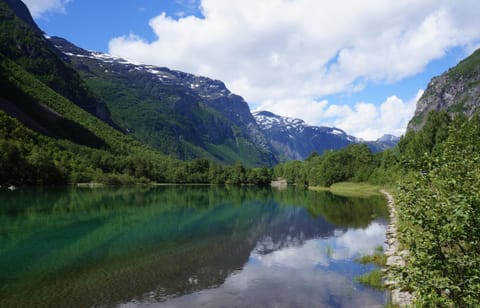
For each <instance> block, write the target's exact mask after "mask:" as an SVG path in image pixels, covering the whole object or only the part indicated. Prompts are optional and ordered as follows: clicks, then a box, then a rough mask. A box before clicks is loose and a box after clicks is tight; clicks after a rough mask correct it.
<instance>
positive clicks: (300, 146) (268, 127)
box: [253, 111, 399, 161]
mask: <svg viewBox="0 0 480 308" xmlns="http://www.w3.org/2000/svg"><path fill="white" fill-rule="evenodd" d="M253 115H254V117H255V119H256V121H257V123H258V126H259V127H260V128H261V130H262V131H263V133H264V134H265V136H266V137H267V139H268V140H269V141H270V142H271V144H272V146H273V147H274V148H275V151H276V152H277V153H278V154H279V155H280V158H281V160H282V161H288V160H304V159H306V158H307V157H308V156H309V155H310V154H311V153H312V152H317V153H318V154H322V153H323V152H324V151H327V150H337V149H341V148H344V147H346V146H347V145H349V144H353V143H365V144H367V145H368V147H369V148H370V149H371V150H372V151H374V152H379V151H383V150H386V149H388V148H391V147H394V146H395V145H396V144H397V142H398V141H399V138H398V137H395V136H392V135H385V136H383V137H381V138H379V139H378V140H376V141H364V140H362V139H360V138H356V137H354V136H350V135H348V134H346V133H345V132H344V131H343V130H341V129H338V128H335V127H325V126H312V125H308V124H306V123H305V122H304V121H303V120H301V119H292V118H288V117H283V116H279V115H276V114H274V113H272V112H269V111H259V112H255V113H253Z"/></svg>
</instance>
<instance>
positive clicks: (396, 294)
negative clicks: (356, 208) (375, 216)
mask: <svg viewBox="0 0 480 308" xmlns="http://www.w3.org/2000/svg"><path fill="white" fill-rule="evenodd" d="M381 193H382V194H384V195H385V197H386V198H387V202H388V203H387V206H388V209H389V211H390V223H389V224H388V227H387V234H386V237H387V239H386V240H385V243H386V244H387V250H386V251H385V255H386V256H387V263H386V269H385V272H386V275H387V279H386V280H385V281H384V283H385V285H386V286H387V287H388V288H389V289H390V291H391V299H392V304H394V305H398V306H399V307H408V306H411V304H412V300H413V294H411V293H410V292H407V291H402V289H401V287H400V286H399V284H398V281H396V280H395V278H394V277H393V275H391V269H392V268H394V267H404V266H405V259H404V258H405V257H406V256H408V254H409V252H408V250H405V249H404V250H400V243H399V241H398V237H397V210H396V209H395V202H394V200H393V196H392V195H391V194H390V193H388V192H387V191H385V190H383V189H382V190H381Z"/></svg>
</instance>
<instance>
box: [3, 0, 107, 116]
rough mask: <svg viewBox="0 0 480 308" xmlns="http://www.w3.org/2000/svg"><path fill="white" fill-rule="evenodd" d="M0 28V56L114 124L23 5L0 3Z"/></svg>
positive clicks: (13, 1) (10, 0)
mask: <svg viewBox="0 0 480 308" xmlns="http://www.w3.org/2000/svg"><path fill="white" fill-rule="evenodd" d="M0 24H1V27H0V53H1V54H2V55H3V56H5V57H7V58H9V59H10V60H12V61H14V62H15V63H16V64H17V65H19V66H20V67H22V68H23V69H24V70H26V71H27V72H28V73H30V74H32V75H34V76H35V77H36V78H38V79H39V80H40V81H41V82H43V83H44V84H46V85H47V86H49V87H50V88H52V89H53V90H54V91H55V92H57V93H59V94H61V95H62V96H64V97H65V98H67V99H69V100H70V101H71V102H73V103H75V104H76V105H78V106H79V107H81V108H82V109H84V110H86V111H88V112H89V113H91V114H93V115H95V116H96V117H98V118H100V119H102V120H103V121H105V122H107V123H109V124H111V125H112V124H113V123H112V122H111V120H110V114H109V111H108V109H107V108H106V106H105V104H104V103H103V102H102V101H101V100H99V99H98V97H95V95H93V93H92V92H91V91H90V90H89V88H88V87H87V86H86V84H85V83H84V82H83V80H82V79H81V78H80V76H79V75H78V73H77V72H76V71H75V70H74V69H72V68H71V67H70V66H69V65H68V64H67V63H65V62H64V61H63V60H62V59H61V57H60V55H61V53H60V52H59V51H58V50H57V49H56V48H55V47H54V46H53V45H52V44H51V43H50V42H49V41H48V40H47V39H45V37H44V36H43V32H42V31H41V30H40V29H39V28H38V26H37V25H36V24H35V22H34V21H33V19H32V17H31V15H30V12H29V11H28V9H27V7H26V6H25V4H23V2H22V1H19V0H4V1H0ZM8 94H10V93H8ZM44 124H46V125H47V124H48V123H44Z"/></svg>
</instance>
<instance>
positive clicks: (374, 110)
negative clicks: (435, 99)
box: [321, 90, 423, 140]
mask: <svg viewBox="0 0 480 308" xmlns="http://www.w3.org/2000/svg"><path fill="white" fill-rule="evenodd" d="M422 94H423V91H422V90H419V91H418V93H417V95H416V97H414V98H412V99H410V100H408V101H404V100H402V99H400V98H398V97H397V96H390V97H388V98H387V99H386V100H385V101H384V102H383V103H382V104H381V105H379V106H376V105H374V104H372V103H357V104H355V106H354V107H353V108H352V107H350V106H347V105H331V106H329V107H328V108H326V110H324V112H323V113H322V118H321V120H322V121H323V122H324V123H325V122H326V123H328V124H329V125H331V126H336V127H339V128H342V129H343V130H345V131H347V132H348V133H349V134H352V135H354V136H356V137H360V138H363V139H365V140H375V139H377V138H379V137H381V136H382V135H383V134H392V135H395V136H401V135H403V134H404V133H405V128H406V127H407V124H408V121H409V120H410V119H411V118H412V117H413V114H414V111H415V106H416V103H417V101H418V99H419V98H420V96H421V95H422ZM329 118H330V119H329ZM331 118H333V120H332V119H331Z"/></svg>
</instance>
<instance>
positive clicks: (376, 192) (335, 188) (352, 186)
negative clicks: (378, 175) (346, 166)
mask: <svg viewBox="0 0 480 308" xmlns="http://www.w3.org/2000/svg"><path fill="white" fill-rule="evenodd" d="M308 189H310V190H313V191H329V192H331V193H332V194H334V195H339V196H344V197H358V198H369V197H373V196H381V195H382V193H381V192H380V189H381V187H380V186H376V185H372V184H369V183H365V182H362V183H354V182H340V183H335V184H333V185H332V186H330V187H321V186H312V187H309V188H308Z"/></svg>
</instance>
